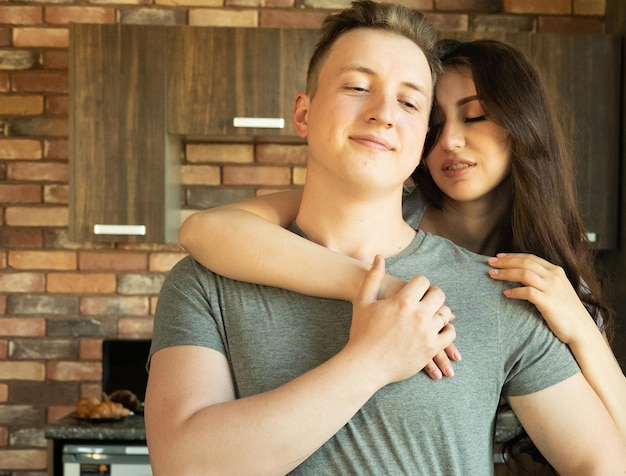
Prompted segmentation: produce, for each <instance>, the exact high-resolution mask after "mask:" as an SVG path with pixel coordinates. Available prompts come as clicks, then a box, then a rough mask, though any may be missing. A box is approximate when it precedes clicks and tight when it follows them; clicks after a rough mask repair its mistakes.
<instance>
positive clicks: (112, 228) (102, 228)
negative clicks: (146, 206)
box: [93, 224, 146, 235]
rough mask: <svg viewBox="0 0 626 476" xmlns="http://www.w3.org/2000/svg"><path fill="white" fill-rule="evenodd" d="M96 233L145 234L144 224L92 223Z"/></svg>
mask: <svg viewBox="0 0 626 476" xmlns="http://www.w3.org/2000/svg"><path fill="white" fill-rule="evenodd" d="M93 232H94V234H96V235H145V234H146V226H145V225H102V224H98V225H94V226H93Z"/></svg>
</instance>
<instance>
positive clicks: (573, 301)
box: [487, 253, 593, 344]
mask: <svg viewBox="0 0 626 476" xmlns="http://www.w3.org/2000/svg"><path fill="white" fill-rule="evenodd" d="M487 262H488V263H489V265H490V266H492V267H494V268H495V269H492V270H490V271H489V275H490V276H491V277H492V278H493V279H496V280H499V281H512V282H516V283H520V284H522V286H521V287H515V288H510V289H507V290H505V291H504V295H505V296H506V297H509V298H511V299H525V300H527V301H529V302H531V303H533V304H534V305H535V306H536V307H537V309H538V310H539V312H540V313H541V315H542V316H543V318H544V319H545V321H546V323H547V324H548V326H549V327H550V329H551V330H552V332H553V333H554V334H555V335H556V336H557V337H558V338H559V340H561V341H562V342H564V343H565V344H571V343H572V342H573V341H575V340H576V339H578V338H579V336H581V337H583V338H584V332H585V329H588V328H589V327H588V326H589V324H590V323H593V320H592V319H591V316H590V315H589V312H588V311H587V309H586V308H585V306H584V305H583V303H582V302H581V301H580V299H579V298H578V295H577V294H576V291H575V290H574V288H573V286H572V284H571V283H570V281H569V279H567V276H566V275H565V271H563V268H561V267H560V266H556V265H553V264H551V263H549V262H548V261H546V260H544V259H542V258H539V257H537V256H535V255H531V254H524V253H499V254H498V255H496V256H495V257H492V258H489V259H488V260H487Z"/></svg>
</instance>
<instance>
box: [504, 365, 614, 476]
mask: <svg viewBox="0 0 626 476" xmlns="http://www.w3.org/2000/svg"><path fill="white" fill-rule="evenodd" d="M509 403H510V404H511V407H512V408H513V411H514V412H515V414H516V415H517V417H518V418H519V420H520V422H521V423H522V425H523V426H524V428H525V429H526V431H527V432H528V435H529V436H530V437H531V439H532V440H533V442H534V443H535V445H536V446H537V448H539V450H540V451H541V453H542V454H543V455H544V456H545V457H546V459H547V460H548V461H549V462H550V463H551V464H552V465H553V466H554V467H555V468H556V469H557V471H558V472H559V473H561V474H589V475H592V474H624V472H626V448H625V446H624V442H623V441H622V439H621V437H620V435H619V433H618V431H617V429H616V427H615V425H614V424H613V421H612V420H611V418H610V416H609V414H608V412H607V411H606V409H605V407H604V405H603V404H602V402H601V401H600V399H599V398H598V396H597V395H596V394H595V392H594V391H593V389H592V388H591V387H590V386H589V384H588V383H587V381H586V380H585V378H584V377H583V376H582V374H580V373H578V374H576V375H574V376H572V377H570V378H568V379H566V380H564V381H562V382H560V383H557V384H555V385H552V386H550V387H548V388H545V389H543V390H541V391H539V392H535V393H531V394H528V395H523V396H516V397H509ZM607 471H608V472H607Z"/></svg>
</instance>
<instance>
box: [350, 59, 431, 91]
mask: <svg viewBox="0 0 626 476" xmlns="http://www.w3.org/2000/svg"><path fill="white" fill-rule="evenodd" d="M350 71H357V72H359V73H363V74H367V75H368V76H377V74H376V71H374V70H373V69H371V68H368V67H367V66H362V65H359V64H348V65H346V66H343V67H342V68H341V69H340V70H339V73H340V74H343V73H346V72H350ZM402 84H403V85H404V86H406V87H408V88H411V89H414V90H415V91H417V92H418V93H420V94H422V95H424V96H427V97H428V96H430V94H427V93H426V89H425V88H424V87H422V86H420V85H419V84H416V83H414V82H411V81H403V82H402Z"/></svg>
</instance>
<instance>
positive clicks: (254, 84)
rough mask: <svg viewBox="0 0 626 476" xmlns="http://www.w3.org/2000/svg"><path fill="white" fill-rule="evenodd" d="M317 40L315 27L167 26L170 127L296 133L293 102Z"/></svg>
mask: <svg viewBox="0 0 626 476" xmlns="http://www.w3.org/2000/svg"><path fill="white" fill-rule="evenodd" d="M315 41H316V30H302V29H274V28H219V27H216V28H197V27H173V28H169V29H168V75H169V76H168V81H167V89H168V132H169V133H171V134H178V135H187V136H194V135H199V136H204V137H219V139H220V140H223V139H224V138H228V137H235V138H237V139H245V138H259V137H271V138H273V140H276V139H280V138H286V139H288V138H292V139H293V138H297V135H296V133H295V131H294V129H293V127H292V125H291V113H292V110H293V101H294V98H295V95H296V93H297V92H298V91H303V90H304V87H305V85H306V70H307V66H308V60H309V57H310V54H311V52H312V51H313V48H314V46H315ZM259 119H262V120H263V121H264V122H265V123H264V124H263V125H262V126H259V125H258V120H259ZM236 121H239V122H243V123H244V124H243V125H242V126H241V127H237V126H236V125H235V124H234V122H236ZM255 121H257V122H255ZM281 122H282V123H283V125H282V127H281V125H280V123H281Z"/></svg>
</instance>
